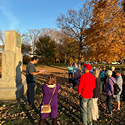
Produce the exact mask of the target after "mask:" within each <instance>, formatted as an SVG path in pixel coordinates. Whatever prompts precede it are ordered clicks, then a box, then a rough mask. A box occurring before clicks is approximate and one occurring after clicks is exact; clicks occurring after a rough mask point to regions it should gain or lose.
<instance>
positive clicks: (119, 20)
mask: <svg viewBox="0 0 125 125" xmlns="http://www.w3.org/2000/svg"><path fill="white" fill-rule="evenodd" d="M91 5H92V6H93V11H92V12H93V18H92V22H91V25H90V28H88V29H87V30H86V31H85V33H86V39H85V44H86V46H88V47H89V48H90V51H89V56H90V57H91V58H92V59H95V60H99V61H107V62H111V61H117V60H121V59H123V58H124V55H125V49H124V48H125V16H124V14H125V13H124V11H123V6H122V3H121V2H119V0H110V1H109V0H92V1H91Z"/></svg>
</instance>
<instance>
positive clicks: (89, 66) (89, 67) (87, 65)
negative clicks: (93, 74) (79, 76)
mask: <svg viewBox="0 0 125 125" xmlns="http://www.w3.org/2000/svg"><path fill="white" fill-rule="evenodd" d="M84 66H85V67H86V68H87V69H88V70H91V68H92V67H91V65H90V64H84Z"/></svg>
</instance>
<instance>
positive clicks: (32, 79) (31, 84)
mask: <svg viewBox="0 0 125 125" xmlns="http://www.w3.org/2000/svg"><path fill="white" fill-rule="evenodd" d="M38 61H39V58H38V57H37V56H34V57H32V59H31V61H30V62H29V63H28V64H27V67H26V82H27V101H28V103H29V105H30V106H31V107H32V108H34V107H35V105H34V88H35V85H36V78H37V75H38V74H41V73H42V72H43V70H40V71H36V68H35V66H34V64H36V63H38ZM44 71H45V70H44Z"/></svg>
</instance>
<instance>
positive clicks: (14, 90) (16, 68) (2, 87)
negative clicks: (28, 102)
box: [0, 30, 27, 100]
mask: <svg viewBox="0 0 125 125" xmlns="http://www.w3.org/2000/svg"><path fill="white" fill-rule="evenodd" d="M22 57H23V56H22V53H21V35H20V34H18V33H17V32H16V31H14V30H11V31H5V48H4V52H3V53H2V78H1V79H0V100H16V99H18V98H20V97H21V96H23V94H25V93H26V90H27V85H26V78H25V76H24V75H23V74H22V64H23V63H22Z"/></svg>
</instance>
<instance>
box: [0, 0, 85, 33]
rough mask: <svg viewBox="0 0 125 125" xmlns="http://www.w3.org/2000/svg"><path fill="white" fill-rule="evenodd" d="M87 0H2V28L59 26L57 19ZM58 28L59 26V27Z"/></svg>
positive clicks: (23, 28)
mask: <svg viewBox="0 0 125 125" xmlns="http://www.w3.org/2000/svg"><path fill="white" fill-rule="evenodd" d="M84 1H85V0H0V30H2V31H3V32H4V31H8V30H19V31H20V32H25V31H26V30H27V29H42V28H52V29H54V28H57V25H56V19H57V18H58V16H60V14H61V13H62V14H66V12H67V11H68V9H75V10H78V9H80V8H82V5H83V3H84ZM57 29H58V28H57Z"/></svg>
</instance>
